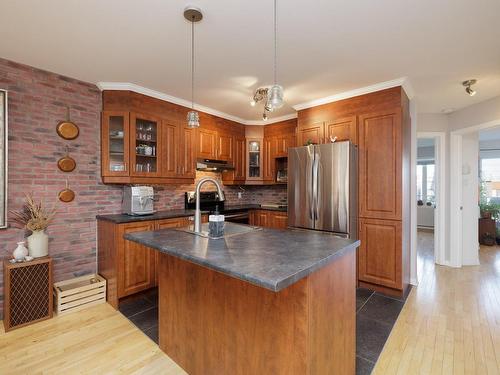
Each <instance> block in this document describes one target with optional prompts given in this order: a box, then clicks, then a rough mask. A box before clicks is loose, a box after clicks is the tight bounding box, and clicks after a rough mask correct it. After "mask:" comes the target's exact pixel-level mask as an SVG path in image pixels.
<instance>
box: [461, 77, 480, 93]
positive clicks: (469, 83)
mask: <svg viewBox="0 0 500 375" xmlns="http://www.w3.org/2000/svg"><path fill="white" fill-rule="evenodd" d="M476 82H477V80H476V79H468V80H467V81H463V82H462V85H463V86H464V87H465V92H466V93H467V94H469V95H470V96H474V95H476V91H474V90H473V89H472V87H471V86H472V85H474V84H476Z"/></svg>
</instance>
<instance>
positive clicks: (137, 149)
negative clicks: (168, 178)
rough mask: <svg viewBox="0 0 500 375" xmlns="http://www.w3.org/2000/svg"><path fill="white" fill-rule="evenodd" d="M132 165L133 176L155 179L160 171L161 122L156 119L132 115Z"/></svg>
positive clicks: (142, 115)
mask: <svg viewBox="0 0 500 375" xmlns="http://www.w3.org/2000/svg"><path fill="white" fill-rule="evenodd" d="M130 136H131V137H133V139H135V142H134V141H132V142H130V145H131V148H130V154H131V157H130V163H131V164H132V165H131V170H132V173H131V174H132V175H133V176H143V177H155V176H158V174H159V171H160V165H159V164H160V159H159V158H158V152H159V150H160V147H159V146H160V120H159V119H158V118H156V117H152V116H148V115H144V114H138V113H131V114H130Z"/></svg>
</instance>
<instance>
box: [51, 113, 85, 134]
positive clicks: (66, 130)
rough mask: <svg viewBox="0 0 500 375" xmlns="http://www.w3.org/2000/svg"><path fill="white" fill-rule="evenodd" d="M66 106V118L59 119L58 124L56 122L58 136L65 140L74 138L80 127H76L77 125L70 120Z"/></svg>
mask: <svg viewBox="0 0 500 375" xmlns="http://www.w3.org/2000/svg"><path fill="white" fill-rule="evenodd" d="M66 108H67V111H68V112H67V120H66V121H61V122H60V123H59V124H57V127H56V131H57V134H58V135H59V137H61V138H63V139H67V140H72V139H76V138H78V135H79V134H80V129H78V126H77V125H76V124H75V123H74V122H71V119H70V110H69V107H66Z"/></svg>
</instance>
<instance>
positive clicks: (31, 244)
mask: <svg viewBox="0 0 500 375" xmlns="http://www.w3.org/2000/svg"><path fill="white" fill-rule="evenodd" d="M28 248H29V255H30V256H31V257H33V258H40V257H45V256H47V255H49V236H48V235H47V234H46V233H45V232H44V231H43V230H35V231H33V233H32V234H31V236H29V237H28Z"/></svg>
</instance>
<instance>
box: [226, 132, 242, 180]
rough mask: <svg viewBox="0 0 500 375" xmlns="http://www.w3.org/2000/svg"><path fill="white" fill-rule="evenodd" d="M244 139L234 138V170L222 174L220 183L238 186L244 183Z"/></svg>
mask: <svg viewBox="0 0 500 375" xmlns="http://www.w3.org/2000/svg"><path fill="white" fill-rule="evenodd" d="M246 155H247V153H246V139H245V137H241V136H239V137H238V136H237V137H235V138H234V160H233V163H234V170H231V171H227V172H223V173H222V181H223V182H224V184H226V185H239V184H244V183H245V176H246V174H245V170H246V166H247V165H246Z"/></svg>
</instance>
